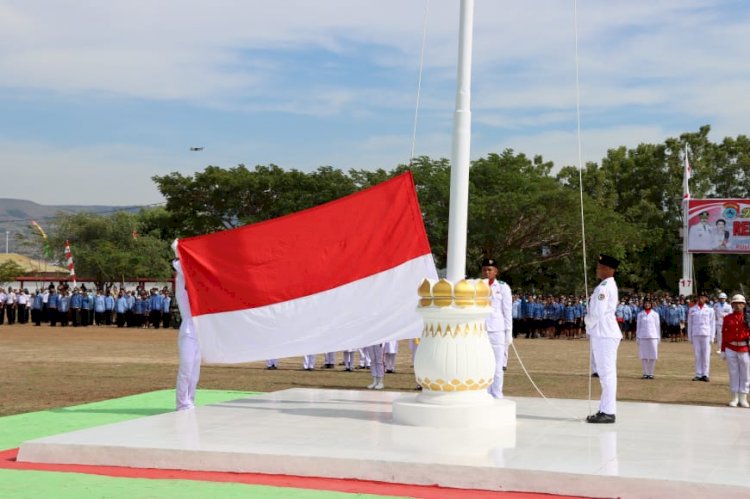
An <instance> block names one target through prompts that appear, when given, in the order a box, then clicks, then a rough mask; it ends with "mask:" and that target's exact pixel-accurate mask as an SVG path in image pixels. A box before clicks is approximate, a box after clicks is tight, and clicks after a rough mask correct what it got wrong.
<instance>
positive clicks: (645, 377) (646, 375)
mask: <svg viewBox="0 0 750 499" xmlns="http://www.w3.org/2000/svg"><path fill="white" fill-rule="evenodd" d="M641 379H649V378H648V374H644V375H643V376H641Z"/></svg>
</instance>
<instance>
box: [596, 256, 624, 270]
mask: <svg viewBox="0 0 750 499" xmlns="http://www.w3.org/2000/svg"><path fill="white" fill-rule="evenodd" d="M598 263H599V265H604V266H605V267H609V268H611V269H614V270H617V267H619V266H620V260H618V259H617V258H615V257H613V256H609V255H604V254H601V255H599V262H598Z"/></svg>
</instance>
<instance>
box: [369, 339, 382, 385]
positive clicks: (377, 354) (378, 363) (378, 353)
mask: <svg viewBox="0 0 750 499" xmlns="http://www.w3.org/2000/svg"><path fill="white" fill-rule="evenodd" d="M366 350H367V352H368V354H369V356H370V360H371V361H372V365H371V367H370V374H371V375H372V383H370V384H369V385H367V388H368V389H369V390H382V389H383V388H384V387H385V385H384V381H385V365H384V364H383V344H382V343H377V344H375V345H370V346H369V347H367V349H366Z"/></svg>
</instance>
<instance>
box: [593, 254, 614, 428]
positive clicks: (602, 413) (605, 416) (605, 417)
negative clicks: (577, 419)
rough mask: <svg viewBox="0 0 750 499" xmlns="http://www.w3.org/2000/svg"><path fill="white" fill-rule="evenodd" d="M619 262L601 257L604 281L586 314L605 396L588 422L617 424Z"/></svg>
mask: <svg viewBox="0 0 750 499" xmlns="http://www.w3.org/2000/svg"><path fill="white" fill-rule="evenodd" d="M619 265H620V261H619V260H617V259H616V258H614V257H611V256H607V255H599V260H598V262H597V264H596V277H597V278H598V279H601V282H600V283H599V285H598V286H597V287H596V288H595V289H594V292H593V293H591V298H590V299H589V306H588V309H587V311H586V333H587V334H588V335H589V337H590V339H591V354H592V355H593V358H594V361H595V362H596V372H597V374H598V375H599V384H600V385H601V387H602V395H601V399H600V400H599V412H597V413H596V414H592V415H590V416H588V417H587V418H586V422H588V423H614V422H615V419H616V418H615V414H616V413H617V349H618V348H619V346H620V340H622V332H620V327H619V326H618V325H617V319H616V318H615V309H616V308H617V303H618V302H619V297H618V292H617V283H616V282H615V277H614V276H615V271H616V270H617V267H618V266H619Z"/></svg>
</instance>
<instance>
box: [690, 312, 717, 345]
mask: <svg viewBox="0 0 750 499" xmlns="http://www.w3.org/2000/svg"><path fill="white" fill-rule="evenodd" d="M715 322H716V315H715V314H714V309H712V308H711V307H709V306H708V305H703V306H702V307H700V306H698V305H693V306H692V307H690V310H689V311H688V341H692V339H693V336H710V337H713V336H714V334H715V332H716V325H715V324H714V323H715Z"/></svg>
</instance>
